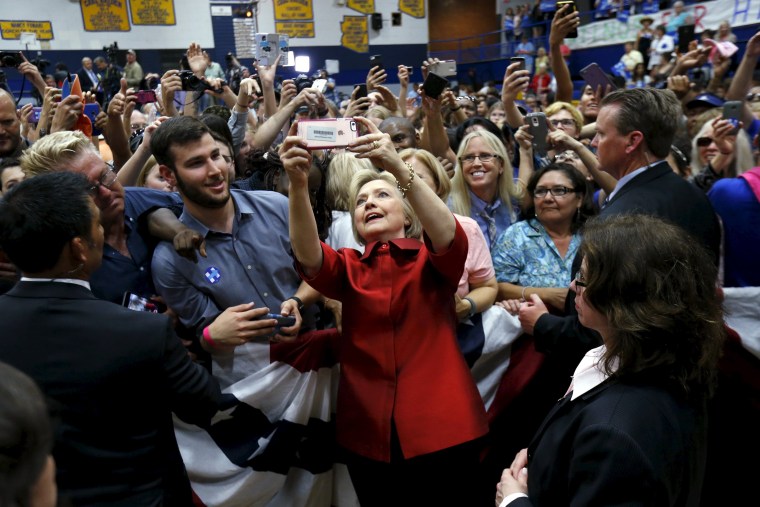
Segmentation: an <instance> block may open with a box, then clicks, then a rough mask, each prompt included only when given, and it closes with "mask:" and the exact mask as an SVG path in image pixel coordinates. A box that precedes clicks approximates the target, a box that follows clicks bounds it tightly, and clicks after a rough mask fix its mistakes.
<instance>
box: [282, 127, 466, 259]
mask: <svg viewBox="0 0 760 507" xmlns="http://www.w3.org/2000/svg"><path fill="white" fill-rule="evenodd" d="M356 121H357V122H359V123H361V124H362V126H363V127H364V129H365V130H366V131H369V133H368V134H366V135H363V136H361V137H358V138H357V139H355V140H354V141H352V142H351V144H350V145H349V146H348V151H351V152H353V153H356V158H368V159H370V160H371V161H372V164H373V165H374V166H375V167H378V168H380V169H383V170H385V171H388V172H389V173H391V174H392V175H393V176H394V177H395V178H396V181H398V184H399V188H401V189H402V193H403V194H404V195H405V197H406V199H407V200H408V201H409V204H411V205H412V208H414V212H415V213H416V214H417V218H419V220H420V223H421V224H422V228H423V229H424V230H425V233H426V234H427V236H428V238H430V242H431V244H432V246H433V251H435V252H440V251H445V250H446V249H448V248H449V246H450V245H451V242H452V241H453V240H454V234H455V233H456V221H455V220H454V215H452V214H451V211H450V210H449V209H448V208H447V207H446V204H445V203H444V202H443V201H442V200H441V199H440V198H439V197H438V196H437V195H435V192H433V190H431V188H430V187H428V186H427V185H426V184H425V183H424V182H422V181H420V179H419V178H418V177H416V175H415V173H414V170H412V169H411V167H410V166H408V165H407V164H406V163H404V161H403V160H401V158H400V157H399V156H398V153H396V149H395V147H394V146H393V142H392V141H391V137H390V136H389V135H388V134H383V133H382V132H380V131H379V130H378V128H377V127H376V126H375V124H374V123H372V121H371V120H368V119H366V118H363V117H358V118H356ZM291 239H292V238H291Z"/></svg>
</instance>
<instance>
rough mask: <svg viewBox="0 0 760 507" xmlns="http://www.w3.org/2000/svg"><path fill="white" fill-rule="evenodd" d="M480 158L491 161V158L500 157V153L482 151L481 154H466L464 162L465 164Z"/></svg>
mask: <svg viewBox="0 0 760 507" xmlns="http://www.w3.org/2000/svg"><path fill="white" fill-rule="evenodd" d="M476 158H477V159H480V161H481V162H483V163H486V162H490V161H491V160H493V159H495V158H500V157H499V156H498V155H496V154H494V153H480V154H479V155H465V156H464V157H462V162H464V163H465V164H472V163H473V162H475V159H476Z"/></svg>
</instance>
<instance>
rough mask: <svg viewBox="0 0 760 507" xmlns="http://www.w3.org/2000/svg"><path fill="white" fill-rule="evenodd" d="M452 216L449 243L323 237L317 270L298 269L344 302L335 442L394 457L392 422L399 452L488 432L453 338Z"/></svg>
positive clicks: (458, 259)
mask: <svg viewBox="0 0 760 507" xmlns="http://www.w3.org/2000/svg"><path fill="white" fill-rule="evenodd" d="M467 249H468V246H467V239H466V236H465V233H464V230H463V229H462V227H461V226H460V225H459V223H458V222H457V228H456V233H455V236H454V240H453V242H452V244H451V246H450V247H449V249H448V250H446V251H439V252H433V251H432V250H431V249H430V243H429V240H428V239H427V238H425V243H424V244H423V243H421V242H420V241H419V240H416V239H408V238H400V239H394V240H392V241H390V242H387V243H384V242H373V243H370V244H369V245H367V248H366V249H365V251H364V254H362V253H360V252H357V251H356V250H353V249H348V248H344V249H341V250H339V251H337V252H336V251H335V250H333V249H332V248H330V247H329V246H328V245H326V244H324V243H323V244H322V252H323V256H324V260H323V262H322V267H321V268H320V271H319V273H317V274H316V275H315V276H314V277H313V278H304V279H305V280H306V281H307V282H308V283H309V284H310V285H311V286H312V287H314V288H315V289H317V290H318V291H320V292H322V293H323V294H324V295H325V296H327V297H329V298H334V299H337V300H339V301H342V302H343V334H342V337H341V339H340V341H339V345H338V346H339V351H338V353H339V357H340V361H341V374H340V385H339V387H338V404H337V418H336V425H337V430H336V435H337V438H338V442H339V443H340V444H341V445H342V446H344V447H346V448H347V449H349V450H350V451H352V452H354V453H356V454H360V455H362V456H365V457H367V458H369V459H372V460H376V461H385V462H388V461H389V460H390V455H391V422H392V421H393V422H394V423H395V425H396V429H397V431H398V438H399V441H400V443H401V449H403V452H404V457H405V458H407V459H408V458H413V457H415V456H420V455H423V454H428V453H431V452H435V451H439V450H441V449H445V448H448V447H451V446H454V445H458V444H461V443H464V442H467V441H470V440H473V439H475V438H478V437H480V436H482V435H484V434H485V433H486V432H487V431H488V425H487V422H486V418H485V408H484V406H483V401H482V398H480V394H479V393H478V391H477V388H476V386H475V383H474V381H473V379H472V374H471V373H470V370H469V368H468V367H467V363H466V362H465V360H464V358H463V356H462V353H461V352H460V350H459V346H458V344H457V340H456V326H457V317H456V311H455V306H454V293H455V291H456V289H457V284H458V283H459V278H460V276H461V275H462V269H463V267H464V262H465V259H466V257H467Z"/></svg>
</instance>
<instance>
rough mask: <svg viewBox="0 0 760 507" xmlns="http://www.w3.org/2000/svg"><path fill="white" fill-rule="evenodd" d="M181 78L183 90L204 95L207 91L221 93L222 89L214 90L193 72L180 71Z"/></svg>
mask: <svg viewBox="0 0 760 507" xmlns="http://www.w3.org/2000/svg"><path fill="white" fill-rule="evenodd" d="M179 77H180V79H181V80H182V90H183V91H186V92H187V91H192V92H200V93H203V92H204V91H206V90H211V91H214V92H217V93H220V92H221V91H222V90H221V89H216V88H212V87H211V85H209V84H208V83H207V82H206V81H204V80H203V79H201V78H199V77H197V76H196V75H195V74H193V71H192V70H181V71H179Z"/></svg>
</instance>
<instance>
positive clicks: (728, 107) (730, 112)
mask: <svg viewBox="0 0 760 507" xmlns="http://www.w3.org/2000/svg"><path fill="white" fill-rule="evenodd" d="M742 104H743V102H742V101H741V100H729V101H728V102H725V103H724V104H723V119H724V120H731V121H732V123H733V124H734V133H736V132H739V121H740V120H741V118H742Z"/></svg>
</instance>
